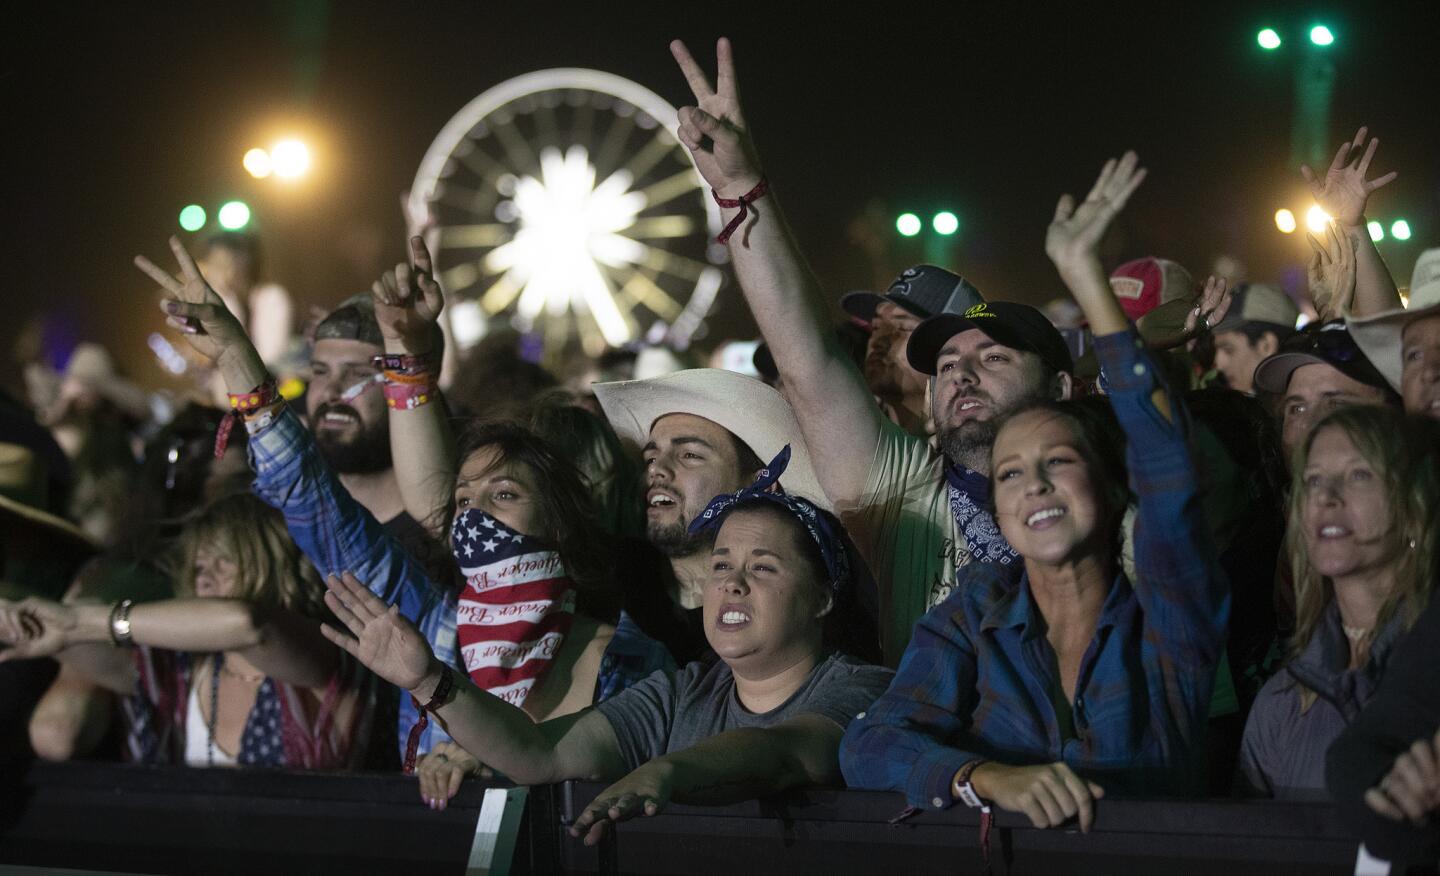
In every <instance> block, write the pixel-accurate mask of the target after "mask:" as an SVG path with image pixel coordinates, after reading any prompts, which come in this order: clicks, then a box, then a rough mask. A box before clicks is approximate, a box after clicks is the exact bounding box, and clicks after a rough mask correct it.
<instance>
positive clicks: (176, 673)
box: [0, 493, 374, 769]
mask: <svg viewBox="0 0 1440 876" xmlns="http://www.w3.org/2000/svg"><path fill="white" fill-rule="evenodd" d="M179 562H180V563H181V565H180V567H179V568H178V570H177V575H176V591H177V593H180V594H182V596H181V597H180V598H176V599H167V600H162V601H159V602H151V603H146V604H143V605H132V604H131V603H130V601H129V600H126V601H123V602H120V603H117V604H116V605H114V606H109V605H101V604H74V605H65V604H61V603H57V602H51V601H49V600H43V599H26V600H24V601H23V602H4V601H0V643H3V644H5V645H8V646H9V647H8V648H5V649H3V650H0V661H3V660H9V659H21V658H28V657H45V656H55V657H57V658H58V659H60V660H61V661H62V662H64V663H66V664H67V665H68V666H71V667H73V668H74V669H76V670H77V671H79V672H80V673H82V674H84V675H86V676H88V677H90V678H91V679H92V680H93V681H95V682H96V683H97V684H100V685H102V686H103V687H106V688H108V689H109V690H111V691H113V692H115V693H116V694H119V695H121V696H122V697H124V698H125V699H124V701H123V704H122V708H121V710H120V711H121V714H122V716H123V719H124V720H125V724H126V726H125V733H126V756H127V757H129V758H130V759H131V760H135V761H138V762H142V763H186V764H188V765H190V766H236V765H239V766H268V767H286V768H292V769H293V768H300V769H342V768H346V767H350V766H354V765H356V764H357V763H358V762H359V759H360V758H361V757H363V755H364V751H363V749H364V747H365V745H364V743H365V741H366V740H367V739H368V737H369V721H370V717H371V713H372V711H373V707H374V692H373V676H371V675H370V674H369V673H367V672H366V671H365V670H364V669H363V668H362V667H360V666H359V665H358V664H356V663H355V661H353V660H352V659H350V657H349V656H348V655H346V654H344V653H343V652H342V651H341V650H340V649H339V648H336V647H335V646H333V645H331V644H330V643H329V642H327V641H325V639H324V637H323V636H322V635H321V633H320V619H321V618H322V617H323V616H324V607H323V603H322V601H321V598H322V594H323V592H324V588H323V585H322V584H321V583H320V578H319V575H318V574H317V573H316V572H315V570H314V568H313V567H312V566H311V565H310V564H309V562H308V561H306V559H305V558H304V556H303V555H301V553H300V551H299V549H298V548H297V547H295V544H294V542H293V541H291V539H290V536H289V534H288V533H287V532H286V530H285V521H284V518H283V517H281V515H280V514H279V512H277V511H275V510H273V509H271V508H270V507H269V506H267V505H266V504H265V503H264V502H261V501H260V500H259V499H258V498H256V497H255V496H253V495H250V494H248V493H242V494H235V495H231V496H227V497H225V498H222V499H219V500H217V501H216V502H214V503H213V504H211V505H210V506H208V507H207V508H205V509H204V510H203V511H201V512H200V514H199V515H198V516H197V517H196V518H195V519H194V520H193V521H191V522H190V523H189V524H188V525H187V526H186V528H185V530H184V532H183V534H182V535H181V539H180V545H179ZM120 645H129V646H133V647H126V648H120V647H116V646H120Z"/></svg>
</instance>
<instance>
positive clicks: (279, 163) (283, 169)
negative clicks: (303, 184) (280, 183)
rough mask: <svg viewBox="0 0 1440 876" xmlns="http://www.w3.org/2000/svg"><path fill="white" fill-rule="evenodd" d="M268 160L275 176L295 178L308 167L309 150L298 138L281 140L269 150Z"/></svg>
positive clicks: (302, 174)
mask: <svg viewBox="0 0 1440 876" xmlns="http://www.w3.org/2000/svg"><path fill="white" fill-rule="evenodd" d="M270 160H271V161H272V162H273V163H274V165H275V175H276V176H278V177H280V178H281V179H296V178H297V177H301V176H304V175H305V172H306V171H307V170H309V169H310V150H309V148H307V147H306V145H305V144H304V143H301V142H300V141H299V140H281V141H280V142H279V143H276V144H275V146H274V147H273V148H272V149H271V150H270Z"/></svg>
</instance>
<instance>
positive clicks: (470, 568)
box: [450, 508, 575, 706]
mask: <svg viewBox="0 0 1440 876" xmlns="http://www.w3.org/2000/svg"><path fill="white" fill-rule="evenodd" d="M450 541H451V546H452V547H453V548H454V550H455V560H456V561H457V562H458V563H459V564H460V571H461V572H462V573H463V574H464V575H465V589H464V591H462V592H461V594H460V604H459V610H458V616H457V618H456V623H455V634H456V638H457V640H458V641H459V643H460V654H461V657H462V659H463V660H464V661H465V671H466V672H467V673H469V675H470V680H471V681H473V682H475V685H476V686H477V687H481V688H484V689H485V690H487V691H489V692H490V693H492V694H494V695H495V696H497V697H499V698H500V699H502V700H504V701H506V702H507V703H510V704H512V705H515V706H520V705H522V704H524V702H525V697H526V695H528V694H529V693H530V689H531V688H533V687H534V686H535V683H536V682H537V681H539V680H540V679H541V678H543V677H544V675H545V670H546V669H548V668H550V664H551V663H553V662H554V659H555V655H556V653H558V652H559V650H560V644H561V643H562V642H563V641H564V640H565V636H566V635H568V634H569V632H570V626H571V624H573V623H574V621H575V583H574V582H573V581H572V580H570V576H569V575H568V574H566V572H565V566H564V564H563V563H561V561H560V553H559V552H558V551H554V550H550V549H548V548H545V547H542V546H541V545H540V543H539V542H538V541H537V540H535V539H534V538H531V537H530V536H526V535H521V534H520V533H518V532H516V531H515V530H513V529H511V528H510V527H508V526H506V525H505V524H504V523H501V522H500V521H499V520H496V519H495V518H494V517H491V516H490V515H489V514H486V513H485V512H484V511H481V510H479V509H478V508H470V509H468V510H466V511H465V512H464V513H463V514H461V515H460V516H459V517H457V518H456V519H455V527H454V529H453V530H452V532H451V536H450Z"/></svg>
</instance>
